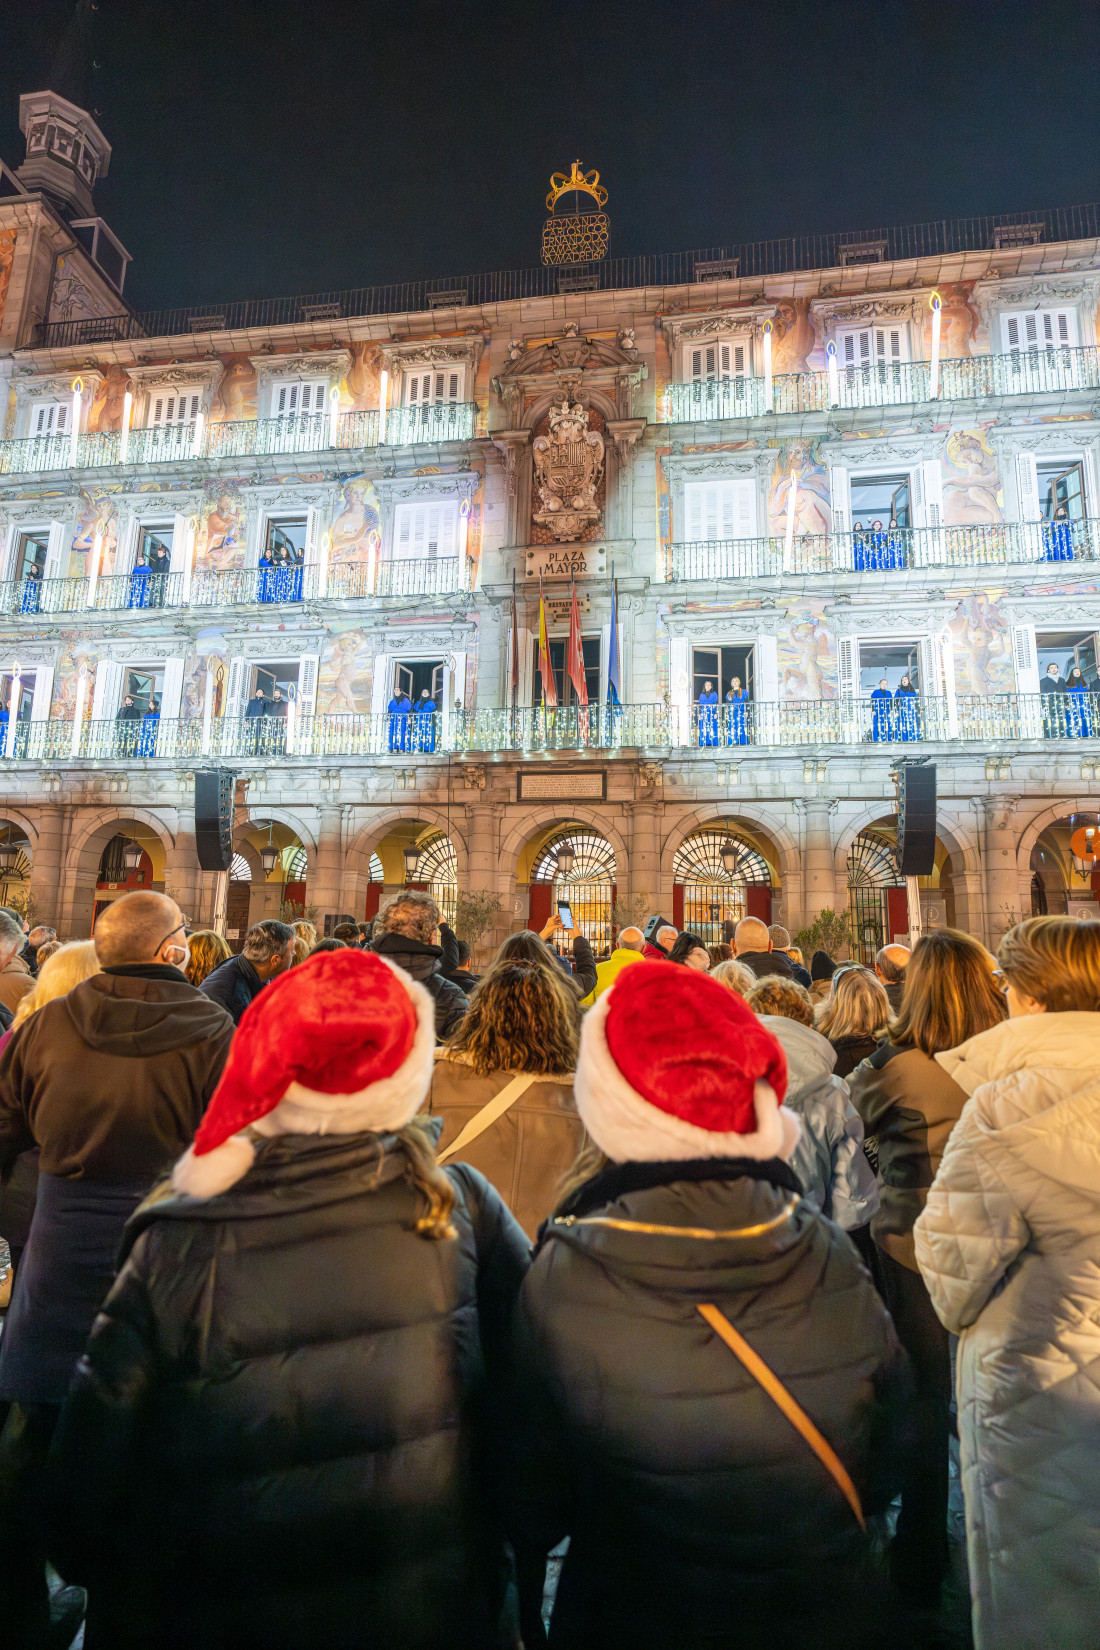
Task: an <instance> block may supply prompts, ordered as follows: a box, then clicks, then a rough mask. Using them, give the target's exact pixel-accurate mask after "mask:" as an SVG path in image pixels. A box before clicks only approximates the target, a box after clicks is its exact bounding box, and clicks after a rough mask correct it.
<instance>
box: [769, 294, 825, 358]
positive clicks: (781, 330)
mask: <svg viewBox="0 0 1100 1650" xmlns="http://www.w3.org/2000/svg"><path fill="white" fill-rule="evenodd" d="M816 343H817V334H816V332H815V331H814V319H813V316H812V315H811V314H810V300H809V298H781V299H780V300H779V302H778V303H777V304H776V306H775V329H774V332H773V334H772V372H773V373H774V374H775V376H776V377H777V378H778V377H779V376H780V374H781V373H789V372H805V371H806V370H807V363H808V361H809V358H810V355H811V354H812V353H813V349H814V346H815V344H816Z"/></svg>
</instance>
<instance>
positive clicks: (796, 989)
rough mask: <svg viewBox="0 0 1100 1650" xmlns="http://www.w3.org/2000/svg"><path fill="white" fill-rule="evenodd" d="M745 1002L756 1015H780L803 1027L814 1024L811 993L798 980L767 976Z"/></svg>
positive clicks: (754, 987)
mask: <svg viewBox="0 0 1100 1650" xmlns="http://www.w3.org/2000/svg"><path fill="white" fill-rule="evenodd" d="M745 1001H746V1002H747V1003H748V1005H749V1007H750V1008H751V1009H752V1011H753V1013H754V1014H778V1015H779V1016H780V1017H781V1018H782V1019H784V1020H797V1021H798V1023H799V1025H801V1026H812V1025H813V1023H814V1005H813V1002H812V1001H811V999H810V993H809V992H808V991H807V990H806V987H805V986H804V985H799V983H798V981H797V980H788V979H786V978H784V976H783V975H782V974H765V975H764V978H763V979H762V980H757V982H756V984H755V985H754V986H753V988H752V990H751V991H750V992H749V994H748V996H747V997H746V998H745Z"/></svg>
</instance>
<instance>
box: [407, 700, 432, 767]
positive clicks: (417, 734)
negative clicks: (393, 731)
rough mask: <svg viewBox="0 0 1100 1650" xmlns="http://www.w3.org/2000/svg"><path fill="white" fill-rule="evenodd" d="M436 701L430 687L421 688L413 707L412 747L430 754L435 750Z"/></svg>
mask: <svg viewBox="0 0 1100 1650" xmlns="http://www.w3.org/2000/svg"><path fill="white" fill-rule="evenodd" d="M435 712H436V703H435V700H434V699H433V698H432V695H431V693H430V691H429V690H428V688H421V689H420V698H419V699H418V700H417V701H416V704H415V706H414V707H413V724H414V725H413V734H412V748H413V750H416V751H421V752H423V753H424V754H425V755H427V756H430V755H431V754H432V753H433V751H434V750H435Z"/></svg>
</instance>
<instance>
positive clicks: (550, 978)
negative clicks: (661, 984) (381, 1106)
mask: <svg viewBox="0 0 1100 1650" xmlns="http://www.w3.org/2000/svg"><path fill="white" fill-rule="evenodd" d="M580 1018H581V1010H580V1004H579V1002H578V1001H577V996H576V993H575V992H574V991H571V990H570V989H569V982H568V981H567V980H566V978H565V976H564V975H563V974H562V973H561V972H560V970H558V969H556V968H553V969H546V968H544V967H542V966H541V965H540V964H539V963H537V962H532V961H524V960H522V959H519V960H517V959H512V958H503V959H499V958H498V959H497V960H496V961H495V962H494V963H493V965H492V967H491V968H489V969H488V970H487V972H486V973H485V974H484V975H483V976H482V978H481V980H480V981H479V982H478V987H477V990H476V991H475V992H474V994H473V996H472V998H471V999H470V1010H469V1013H468V1014H467V1015H466V1018H465V1019H464V1020H462V1021H461V1023H460V1024H459V1027H458V1029H457V1031H455V1032H454V1033H453V1035H452V1036H451V1037H450V1039H449V1040H448V1042H447V1044H446V1045H445V1047H444V1048H443V1049H442V1050H441V1051H440V1054H439V1057H438V1058H437V1060H436V1065H435V1075H434V1076H433V1078H432V1089H431V1095H430V1098H429V1110H430V1111H431V1113H432V1115H433V1116H440V1117H442V1118H443V1133H442V1135H441V1136H440V1139H439V1161H440V1162H441V1163H442V1162H445V1161H448V1160H450V1159H454V1160H455V1161H456V1162H462V1163H472V1164H473V1166H474V1168H475V1169H480V1171H481V1173H482V1174H483V1175H484V1176H485V1178H486V1180H488V1181H489V1183H490V1185H492V1186H495V1187H496V1189H497V1191H498V1192H499V1193H500V1195H501V1197H502V1198H503V1199H504V1201H505V1203H507V1205H508V1207H509V1208H510V1209H511V1211H512V1213H513V1214H514V1215H515V1217H516V1219H517V1220H518V1221H519V1223H520V1225H521V1226H522V1227H523V1229H524V1231H525V1232H526V1233H527V1235H528V1237H530V1238H532V1239H534V1237H535V1235H536V1233H537V1232H538V1228H539V1226H540V1225H541V1223H542V1222H543V1221H544V1220H545V1219H546V1217H547V1215H548V1214H549V1213H550V1210H551V1207H552V1205H553V1201H554V1193H555V1191H556V1189H557V1187H558V1186H559V1185H560V1183H561V1181H562V1179H563V1178H564V1176H565V1174H566V1173H567V1171H568V1170H569V1168H570V1166H571V1165H572V1163H573V1161H574V1159H575V1158H576V1156H577V1153H578V1152H579V1151H580V1148H581V1144H582V1141H583V1137H584V1130H583V1128H582V1126H581V1123H580V1120H579V1118H578V1117H577V1112H576V1107H575V1105H574V1103H573V1072H574V1070H575V1069H576V1064H577V1038H578V1035H579V1033H580Z"/></svg>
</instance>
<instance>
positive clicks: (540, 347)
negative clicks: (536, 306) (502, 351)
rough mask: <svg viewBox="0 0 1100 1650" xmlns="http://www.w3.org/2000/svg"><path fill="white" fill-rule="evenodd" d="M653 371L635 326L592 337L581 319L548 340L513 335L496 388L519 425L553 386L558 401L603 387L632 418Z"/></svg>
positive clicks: (623, 415) (621, 412)
mask: <svg viewBox="0 0 1100 1650" xmlns="http://www.w3.org/2000/svg"><path fill="white" fill-rule="evenodd" d="M648 371H649V369H648V368H647V366H646V364H645V362H644V361H642V360H641V359H640V358H639V355H638V350H637V346H636V344H635V342H634V332H633V329H632V328H629V327H624V328H622V329H621V330H620V331H619V334H618V336H617V339H615V340H614V341H613V340H612V339H610V338H589V337H585V336H584V335H583V334H582V333H581V330H580V326H579V323H578V322H576V321H570V322H568V323H567V324H566V327H565V329H564V331H563V332H562V334H561V336H560V337H558V338H547V339H543V340H541V341H540V342H538V343H535V344H532V345H530V346H528V345H527V344H526V343H525V342H524V341H523V339H519V338H513V340H512V342H511V343H510V344H509V346H508V359H507V360H506V361H505V363H504V365H503V366H502V367H501V369H500V371H499V372H498V373H497V375H496V377H495V378H494V379H493V380H492V387H493V389H494V390H495V391H496V393H497V394H498V395H499V396H500V398H501V400H502V401H503V402H504V404H505V406H506V407H507V408H508V412H509V415H510V420H511V423H512V426H513V427H514V428H518V427H519V426H520V424H521V422H522V418H521V413H522V409H523V407H524V406H525V404H526V403H527V402H528V401H532V400H535V399H537V398H539V397H540V396H543V395H545V393H546V391H547V390H548V389H549V390H551V391H552V392H553V393H554V394H555V395H556V398H557V399H559V400H560V399H561V397H562V396H567V397H569V398H570V399H578V398H579V395H580V393H581V392H582V391H586V390H588V389H594V388H596V387H597V386H598V387H600V388H601V389H603V390H604V391H605V393H607V394H609V395H610V397H611V398H612V399H614V401H615V404H616V409H617V413H618V416H619V417H620V418H630V417H632V416H633V412H634V393H635V391H636V389H637V387H638V385H639V384H641V383H644V382H645V379H646V378H647V376H648Z"/></svg>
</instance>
